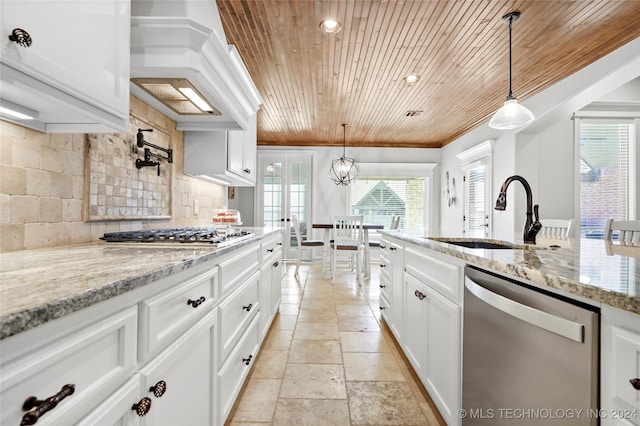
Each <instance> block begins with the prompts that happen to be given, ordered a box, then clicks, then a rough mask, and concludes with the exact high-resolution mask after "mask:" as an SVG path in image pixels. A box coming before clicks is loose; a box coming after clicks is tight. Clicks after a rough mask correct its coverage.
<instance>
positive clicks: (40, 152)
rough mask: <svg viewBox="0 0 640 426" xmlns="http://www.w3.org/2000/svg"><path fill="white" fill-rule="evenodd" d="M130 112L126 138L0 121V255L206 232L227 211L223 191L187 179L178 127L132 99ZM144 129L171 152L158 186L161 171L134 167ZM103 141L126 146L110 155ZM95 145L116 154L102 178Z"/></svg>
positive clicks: (105, 162) (196, 180)
mask: <svg viewBox="0 0 640 426" xmlns="http://www.w3.org/2000/svg"><path fill="white" fill-rule="evenodd" d="M130 111H131V115H130V117H131V130H130V132H129V133H128V134H101V135H87V134H79V133H78V134H46V133H40V132H37V131H35V130H31V129H28V128H25V127H22V126H19V125H15V124H13V123H9V122H5V121H0V252H9V251H16V250H24V249H33V248H40V247H56V246H63V245H69V244H78V243H87V242H92V241H97V240H98V239H99V238H100V237H101V236H102V235H103V234H104V233H105V232H116V231H121V230H131V229H140V228H142V229H149V228H163V227H174V226H175V227H179V226H205V225H207V224H209V223H210V222H211V217H212V216H213V210H215V209H218V208H223V207H225V206H226V203H227V198H226V194H227V192H226V188H225V187H223V186H220V185H216V184H213V183H209V182H204V181H201V180H198V179H194V178H191V177H189V176H186V175H185V174H184V167H183V164H184V135H183V133H182V132H179V131H177V130H175V122H173V121H172V120H170V119H168V118H167V117H166V116H164V115H162V114H161V113H159V112H158V111H157V110H155V109H153V108H151V107H150V106H148V105H147V104H145V103H144V102H142V101H140V100H139V99H138V98H135V97H133V96H132V97H131V105H130ZM139 127H142V128H153V129H154V132H153V133H152V134H151V135H152V136H150V138H147V135H145V140H148V141H150V142H152V143H154V144H156V145H159V146H163V147H164V146H165V144H167V145H168V146H167V147H171V148H172V149H173V150H174V152H173V155H174V162H173V164H168V163H167V162H166V161H162V162H161V163H162V164H161V166H160V170H161V179H160V180H158V179H157V174H156V173H157V169H156V168H151V167H147V168H142V169H140V170H138V169H136V167H135V158H142V157H143V155H144V154H143V150H142V149H140V150H139V152H134V146H135V136H136V133H137V129H138V128H139ZM154 138H155V139H154ZM106 140H111V141H113V142H114V144H122V145H123V147H124V146H125V145H126V144H128V146H127V147H124V148H122V150H116V149H112V150H111V151H109V146H108V145H106V144H105V141H106ZM90 143H91V144H92V146H93V148H99V151H100V152H101V153H102V154H101V155H104V156H109V155H111V157H110V158H109V160H108V161H103V163H104V164H105V168H104V172H102V171H101V170H103V169H101V168H100V167H97V168H96V164H97V163H96V164H92V163H90V162H89V161H86V160H85V159H86V157H87V156H88V155H91V151H90V148H89V144H90ZM96 143H97V144H99V145H98V146H96V145H95V144H96ZM111 148H113V147H111ZM125 152H126V155H125ZM123 157H126V158H123ZM105 158H106V157H105ZM108 165H110V167H107V166H108ZM116 165H117V166H116ZM95 170H100V171H101V172H99V173H102V175H101V176H102V177H99V173H98V172H96V173H94V174H93V175H92V172H93V171H95ZM92 180H93V182H94V183H95V185H94V187H93V188H92V187H91V185H92ZM116 180H117V182H118V184H117V185H116V183H115V182H116ZM121 180H122V181H124V184H122V183H121ZM100 181H104V184H101V183H100ZM100 185H103V186H100ZM134 191H135V194H134ZM116 194H117V195H116ZM196 200H197V201H198V204H199V214H198V215H197V216H196V215H194V212H193V206H194V201H196ZM122 204H124V206H123V205H122ZM122 208H124V209H122ZM116 209H117V210H116ZM149 217H156V218H158V219H149Z"/></svg>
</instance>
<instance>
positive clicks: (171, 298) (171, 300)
mask: <svg viewBox="0 0 640 426" xmlns="http://www.w3.org/2000/svg"><path fill="white" fill-rule="evenodd" d="M217 282H218V268H211V269H210V270H208V271H207V272H205V273H202V274H200V275H197V276H195V277H193V278H191V279H189V280H187V281H186V282H184V283H182V284H180V285H178V286H177V287H175V288H171V289H169V290H166V291H164V292H162V293H160V294H158V295H157V296H154V297H152V298H149V299H146V300H143V301H142V302H140V360H141V361H146V360H148V359H149V357H150V356H152V355H153V354H155V353H157V352H158V351H160V350H161V349H163V348H165V347H166V346H168V345H169V343H171V342H172V341H174V340H175V339H176V338H177V337H178V336H180V335H181V334H182V333H183V332H184V331H185V330H186V329H187V327H188V326H189V325H191V324H193V323H194V322H195V321H197V320H198V319H199V318H202V317H203V316H204V315H205V314H206V313H207V312H208V311H210V310H211V307H212V306H213V303H214V298H215V297H214V296H215V291H216V286H217ZM203 298H204V300H203Z"/></svg>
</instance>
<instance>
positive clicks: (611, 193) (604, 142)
mask: <svg viewBox="0 0 640 426" xmlns="http://www.w3.org/2000/svg"><path fill="white" fill-rule="evenodd" d="M577 122H578V126H579V127H578V128H579V132H578V134H579V137H580V159H579V162H580V233H581V236H582V237H586V238H602V236H603V234H604V226H605V222H606V221H607V219H618V220H628V219H632V218H633V217H632V213H633V203H634V202H635V199H634V198H635V195H634V194H635V192H634V191H633V190H632V170H633V167H634V165H633V160H632V159H633V155H632V154H631V153H630V150H632V149H633V146H634V144H635V135H634V125H633V120H624V119H606V120H605V119H601V120H598V119H584V118H583V119H577Z"/></svg>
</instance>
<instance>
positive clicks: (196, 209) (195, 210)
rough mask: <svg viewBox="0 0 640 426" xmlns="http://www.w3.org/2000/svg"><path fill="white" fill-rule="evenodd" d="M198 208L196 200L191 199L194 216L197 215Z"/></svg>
mask: <svg viewBox="0 0 640 426" xmlns="http://www.w3.org/2000/svg"><path fill="white" fill-rule="evenodd" d="M198 210H199V206H198V200H193V215H194V216H198Z"/></svg>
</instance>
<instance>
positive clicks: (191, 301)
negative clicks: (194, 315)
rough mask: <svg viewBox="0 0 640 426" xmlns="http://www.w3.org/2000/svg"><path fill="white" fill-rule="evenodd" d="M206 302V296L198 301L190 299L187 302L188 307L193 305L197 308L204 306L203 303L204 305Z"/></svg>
mask: <svg viewBox="0 0 640 426" xmlns="http://www.w3.org/2000/svg"><path fill="white" fill-rule="evenodd" d="M205 300H207V299H205V297H204V296H202V297H200V298H199V299H196V300H191V299H189V300H188V301H187V305H191V306H192V307H194V308H197V307H198V306H200V305H202V303H204V301H205Z"/></svg>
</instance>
